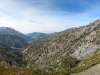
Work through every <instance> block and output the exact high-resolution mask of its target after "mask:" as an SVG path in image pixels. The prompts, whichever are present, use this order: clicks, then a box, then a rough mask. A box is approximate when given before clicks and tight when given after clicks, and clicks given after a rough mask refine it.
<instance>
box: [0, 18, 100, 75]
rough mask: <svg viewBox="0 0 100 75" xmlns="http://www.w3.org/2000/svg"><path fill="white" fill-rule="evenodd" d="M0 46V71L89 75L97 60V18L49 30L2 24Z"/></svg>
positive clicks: (99, 45)
mask: <svg viewBox="0 0 100 75" xmlns="http://www.w3.org/2000/svg"><path fill="white" fill-rule="evenodd" d="M0 46H1V47H0V62H1V65H3V64H6V65H3V66H0V70H1V68H3V71H2V70H1V71H2V75H4V74H3V73H5V72H7V73H6V74H8V73H9V70H12V71H13V73H14V75H16V73H18V72H22V74H19V75H23V74H24V75H29V74H30V73H31V74H30V75H74V74H75V75H82V74H83V75H84V74H85V75H89V74H90V73H89V74H88V72H90V71H89V70H92V67H93V66H94V67H93V70H94V68H96V67H95V65H97V66H98V64H99V63H100V20H96V21H94V22H92V23H90V24H88V25H86V26H80V27H75V28H69V29H66V30H64V31H61V32H56V33H51V34H46V33H40V32H35V33H30V34H23V33H20V32H19V31H17V30H14V29H13V28H9V27H1V28H0ZM6 67H7V68H6ZM13 68H14V69H13ZM89 68H91V69H89ZM87 69H88V70H87ZM4 70H5V71H4ZM85 70H86V73H84V72H82V71H85ZM25 71H26V72H25ZM29 72H30V73H29ZM80 72H82V74H81V73H80ZM77 73H79V74H77ZM6 74H5V75H6ZM90 75H92V74H90ZM97 75H99V73H98V74H97Z"/></svg>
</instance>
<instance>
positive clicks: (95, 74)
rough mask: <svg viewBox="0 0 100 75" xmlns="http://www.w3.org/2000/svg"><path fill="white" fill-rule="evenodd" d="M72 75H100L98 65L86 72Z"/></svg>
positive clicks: (99, 65)
mask: <svg viewBox="0 0 100 75" xmlns="http://www.w3.org/2000/svg"><path fill="white" fill-rule="evenodd" d="M73 75H100V64H98V65H95V66H93V67H92V68H90V69H88V70H86V71H83V72H81V73H78V74H73Z"/></svg>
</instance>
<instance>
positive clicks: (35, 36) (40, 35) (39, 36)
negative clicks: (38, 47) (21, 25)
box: [26, 32, 49, 42]
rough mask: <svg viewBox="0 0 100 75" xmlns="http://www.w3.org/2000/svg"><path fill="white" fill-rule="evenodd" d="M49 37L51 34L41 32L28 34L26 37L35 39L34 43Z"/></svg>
mask: <svg viewBox="0 0 100 75" xmlns="http://www.w3.org/2000/svg"><path fill="white" fill-rule="evenodd" d="M47 35H49V34H46V33H40V32H33V33H29V34H26V36H28V37H31V38H33V41H34V42H36V41H39V40H41V39H43V38H44V37H46V36H47Z"/></svg>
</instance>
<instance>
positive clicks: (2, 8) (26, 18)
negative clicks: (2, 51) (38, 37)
mask: <svg viewBox="0 0 100 75" xmlns="http://www.w3.org/2000/svg"><path fill="white" fill-rule="evenodd" d="M99 3H100V1H99V0H96V1H94V0H0V27H2V26H5V27H11V28H14V29H16V30H18V31H20V32H22V33H24V34H26V33H31V32H43V33H53V32H59V31H63V30H65V29H68V28H72V27H79V26H83V25H87V24H89V23H90V22H93V21H95V20H97V19H99V18H100V15H99V11H100V9H99V7H100V5H99Z"/></svg>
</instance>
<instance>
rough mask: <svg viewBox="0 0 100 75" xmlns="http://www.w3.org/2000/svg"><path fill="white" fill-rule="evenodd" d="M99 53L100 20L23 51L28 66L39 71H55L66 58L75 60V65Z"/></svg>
mask: <svg viewBox="0 0 100 75" xmlns="http://www.w3.org/2000/svg"><path fill="white" fill-rule="evenodd" d="M72 30H73V29H72ZM99 52H100V20H97V21H95V22H93V23H90V24H89V25H87V26H82V27H79V28H75V30H73V31H71V32H68V33H67V32H66V34H63V35H61V36H60V37H58V38H54V39H53V38H52V40H45V41H41V42H37V43H35V44H32V45H30V46H29V47H28V48H26V49H25V50H24V51H23V53H24V55H25V57H26V60H27V61H28V64H29V65H31V66H32V65H33V67H34V66H37V68H41V69H43V68H46V67H49V68H52V69H57V66H61V65H63V66H64V64H63V63H62V62H63V61H66V60H67V58H68V56H71V57H74V58H76V59H75V63H76V61H77V60H79V61H80V60H83V59H87V58H88V57H90V56H92V55H94V54H95V53H99ZM73 60H74V59H73ZM50 65H52V66H50ZM74 65H75V64H74ZM74 65H73V66H74ZM55 66H56V67H55ZM66 67H68V66H66ZM69 67H71V65H70V66H69Z"/></svg>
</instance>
